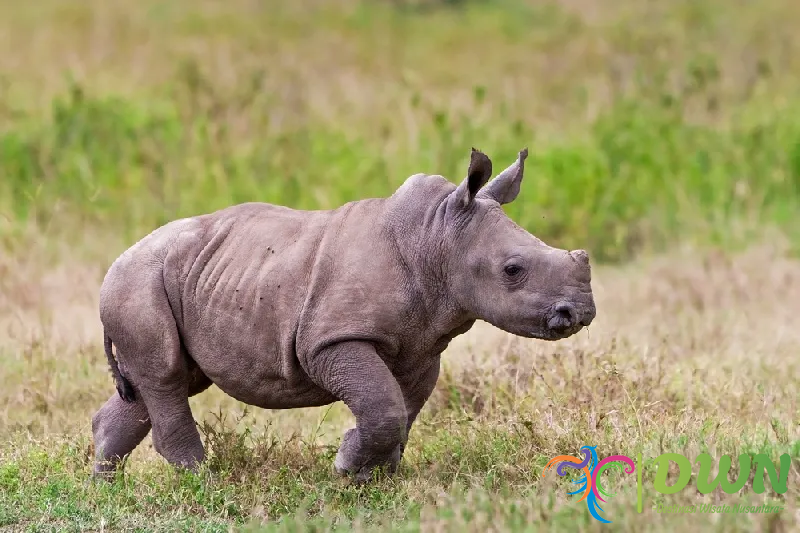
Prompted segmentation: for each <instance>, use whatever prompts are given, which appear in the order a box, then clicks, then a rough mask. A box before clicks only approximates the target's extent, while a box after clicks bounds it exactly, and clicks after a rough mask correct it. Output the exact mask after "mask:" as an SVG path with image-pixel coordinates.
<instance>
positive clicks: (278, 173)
mask: <svg viewBox="0 0 800 533" xmlns="http://www.w3.org/2000/svg"><path fill="white" fill-rule="evenodd" d="M798 27H800V4H797V2H795V1H794V0H763V1H759V2H745V1H739V0H671V1H669V2H655V1H639V0H597V1H591V0H546V1H539V0H536V1H533V0H530V1H525V0H496V1H489V0H483V1H479V0H473V1H455V0H453V1H444V0H419V1H416V2H414V1H405V0H399V1H388V0H386V1H377V0H376V1H370V2H366V1H363V2H359V1H356V0H334V1H332V2H320V1H317V0H298V1H296V2H269V3H266V2H262V3H258V2H252V1H250V0H230V1H227V2H212V1H211V0H198V1H194V2H189V1H187V0H177V1H174V2H168V3H165V2H157V1H155V0H144V1H142V2H135V3H132V2H128V1H123V0H88V1H85V2H76V1H71V0H69V1H65V0H39V1H37V2H26V3H25V2H24V3H20V2H0V46H3V49H4V50H8V51H10V52H9V53H6V54H0V441H2V445H0V530H6V529H8V530H11V531H78V530H86V529H91V530H106V529H110V530H140V531H153V530H156V531H174V530H192V531H228V530H229V529H230V528H235V529H240V530H246V531H256V530H258V531H299V530H303V531H323V530H331V529H336V530H385V529H390V530H394V531H418V530H425V531H428V530H433V531H465V530H466V531H486V530H489V529H493V530H496V531H514V532H516V531H574V530H581V531H607V530H625V531H660V530H663V531H674V530H676V529H678V530H687V531H695V530H703V531H708V530H716V531H783V530H790V529H791V528H793V527H794V528H797V527H798V516H800V515H798V507H799V506H798V504H800V492H799V491H798V481H800V479H798V464H797V460H798V459H799V458H800V444H799V443H800V431H799V428H800V407H798V397H797V393H796V391H797V384H798V381H800V367H799V366H798V359H797V353H800V352H799V350H800V334H798V333H796V332H798V331H800V316H798V315H797V314H796V313H792V312H791V311H792V310H793V309H795V308H796V307H797V302H798V301H800V281H799V280H800V265H799V264H798V262H797V260H796V259H790V256H792V254H795V255H796V254H797V251H798V250H800V118H798V117H800V99H798V96H797V95H800V37H798V35H800V33H798V32H797V28H798ZM12 52H13V53H12ZM473 146H474V147H477V148H480V149H481V150H483V151H485V152H487V153H488V154H489V155H490V157H491V158H492V160H493V162H494V167H495V169H496V172H499V171H500V170H501V169H503V168H505V166H507V165H509V164H511V163H512V162H513V160H514V159H515V157H516V154H517V152H518V150H520V149H521V148H523V147H526V146H527V147H528V148H529V150H530V156H529V159H528V161H527V162H526V178H525V182H524V184H523V191H522V193H521V195H520V197H519V199H518V200H517V201H516V202H514V203H513V204H511V205H509V206H506V209H507V211H508V213H509V214H510V215H511V216H512V218H513V219H514V220H515V221H517V222H518V223H520V224H521V225H522V226H524V227H525V228H526V229H528V230H529V231H531V232H532V233H534V234H535V235H537V236H538V237H540V238H542V239H543V240H545V241H546V242H548V243H549V244H552V245H554V246H559V247H562V248H585V249H588V250H589V251H590V253H591V255H592V260H593V262H594V263H595V264H596V266H595V267H594V270H593V285H594V287H595V292H596V299H597V303H598V317H597V319H596V321H595V323H593V325H592V328H591V332H588V333H587V334H586V335H580V336H578V337H576V338H571V339H568V340H565V341H561V342H558V343H554V344H547V343H540V342H536V341H530V342H527V341H526V342H523V341H522V340H519V339H512V338H510V337H509V336H507V335H502V334H499V333H498V332H497V330H494V329H492V328H489V327H488V326H487V327H484V326H485V325H479V327H477V328H476V330H475V331H474V332H470V335H468V336H466V338H460V339H459V340H458V341H457V342H455V343H454V344H453V346H452V347H451V348H449V349H448V351H447V353H446V354H445V366H444V368H443V372H442V377H441V378H440V380H439V383H438V384H437V388H436V391H435V392H434V395H433V397H432V399H431V401H430V402H429V403H428V404H427V405H426V407H425V409H424V410H423V412H422V413H421V415H420V422H419V424H418V425H417V426H416V427H415V429H414V430H413V432H412V439H411V442H410V443H409V448H408V451H407V455H406V458H405V460H404V462H403V464H402V466H401V469H400V472H399V473H398V475H397V476H395V477H394V478H390V479H385V478H383V479H378V480H376V482H375V483H373V484H372V485H368V486H364V487H357V486H353V485H350V484H349V483H348V482H346V481H345V480H342V479H339V478H337V477H336V476H334V475H333V473H332V470H331V469H332V467H331V463H332V460H333V457H334V454H335V451H336V448H337V446H338V443H339V439H340V437H341V434H342V432H343V431H344V430H345V429H347V428H348V427H350V426H351V425H352V423H353V420H352V416H351V415H350V414H349V412H348V411H347V410H346V408H344V407H343V406H342V405H341V404H336V405H334V406H333V407H332V408H331V409H330V410H328V409H327V408H320V409H304V410H293V411H287V412H280V411H275V412H272V411H264V410H254V411H253V410H251V412H249V414H248V415H247V416H246V417H245V416H244V414H245V411H246V409H245V408H244V406H243V405H242V404H240V403H239V402H235V401H234V400H233V399H231V398H229V397H227V396H225V395H224V394H222V393H221V392H220V391H219V390H216V389H215V388H213V387H212V389H211V390H210V391H208V392H207V393H204V394H202V395H200V396H198V397H195V398H192V407H193V410H194V414H195V417H196V418H197V420H198V422H199V423H200V424H201V428H202V430H203V440H204V442H205V445H206V448H207V451H208V453H209V460H208V462H207V464H206V466H205V468H204V470H203V471H202V472H200V473H199V474H198V475H191V474H187V473H185V472H176V471H174V470H172V469H171V468H170V467H168V466H167V465H166V464H165V462H164V461H163V459H161V457H160V456H158V455H157V454H156V453H155V452H154V451H153V449H152V446H151V440H150V438H149V437H148V438H147V439H146V440H145V442H144V443H143V444H142V445H141V446H140V447H139V448H138V449H137V450H136V451H135V452H134V454H133V455H132V456H131V458H130V460H129V462H128V464H127V466H126V472H125V475H124V476H120V478H119V479H118V480H117V481H116V482H114V483H112V484H102V483H100V484H96V483H90V482H89V481H88V479H89V473H90V461H89V457H90V448H91V439H90V435H91V431H90V420H91V416H92V414H93V413H94V412H95V411H96V409H97V408H98V407H99V406H100V405H101V404H102V402H103V401H105V399H107V398H108V396H109V394H111V393H112V392H113V386H112V384H111V381H110V378H109V375H108V369H107V365H106V363H105V358H104V357H103V356H102V346H101V344H102V343H101V342H100V339H101V338H102V337H101V332H100V324H99V320H98V317H97V289H98V287H99V284H100V282H101V280H102V277H103V274H104V273H105V269H106V268H107V267H108V265H109V264H110V262H111V261H112V260H113V259H114V258H115V257H117V256H118V255H119V254H120V253H121V252H122V251H123V250H124V249H125V248H127V247H128V246H130V245H131V244H132V243H133V242H135V241H136V240H138V239H139V238H141V237H142V236H143V235H145V234H147V233H148V232H150V231H151V230H153V229H154V228H155V227H157V226H159V225H161V224H163V223H166V222H168V221H170V220H173V219H175V218H177V217H182V216H189V215H195V214H200V213H205V212H208V211H211V210H214V209H217V208H221V207H225V206H228V205H230V204H232V203H238V202H245V201H267V202H273V203H280V204H284V205H288V206H291V207H296V208H301V209H328V208H334V207H337V206H339V205H341V204H343V203H345V202H348V201H351V200H357V199H361V198H367V197H376V196H387V195H389V194H391V193H392V191H394V189H395V188H396V187H398V186H399V185H400V184H401V183H402V182H403V180H405V179H406V178H407V177H408V176H410V175H412V174H414V173H417V172H427V173H433V174H442V175H444V176H446V177H448V178H449V179H450V180H451V181H453V182H458V181H460V180H461V179H463V177H464V175H465V173H466V166H467V162H468V156H469V150H470V148H471V147H473ZM683 248H685V249H688V251H687V252H680V250H681V249H683ZM676 249H677V250H678V251H677V252H676ZM652 252H664V253H666V254H667V255H666V256H665V258H663V259H659V260H654V261H650V260H647V259H646V258H647V257H649V256H650V254H651V253H652ZM603 263H605V264H603ZM609 263H616V264H615V265H613V266H612V265H610V264H609ZM219 413H227V415H228V417H227V418H225V417H224V416H223V417H221V419H220V417H218V416H217V415H218V414H219ZM582 445H597V446H598V452H599V453H600V455H601V457H604V456H608V455H611V454H618V453H621V454H626V455H629V456H632V457H633V456H635V455H636V454H637V453H640V452H641V453H643V454H644V455H645V456H646V457H654V456H656V455H658V454H660V453H663V452H666V451H672V452H678V453H684V454H686V455H688V456H689V457H695V456H696V455H697V454H699V453H701V452H703V451H709V452H710V453H711V454H712V455H714V456H715V457H719V456H720V455H722V454H723V453H729V454H731V455H733V456H736V455H738V454H739V453H745V452H746V453H749V454H756V453H760V452H764V453H767V454H768V455H769V456H770V457H771V458H773V460H775V461H777V459H778V456H779V455H780V454H782V453H789V454H790V455H791V456H792V458H793V460H794V465H793V470H792V472H791V473H790V477H789V490H788V491H787V493H786V494H783V495H776V494H774V493H770V492H767V493H765V494H761V495H758V494H755V493H754V492H753V491H752V490H751V489H752V476H751V478H750V479H749V481H748V484H747V485H746V487H745V488H744V489H743V490H742V491H741V492H740V493H739V494H736V495H731V496H729V495H726V494H724V493H722V492H720V491H715V492H714V493H712V494H709V495H701V494H699V493H697V491H696V490H695V489H694V487H695V484H694V478H693V480H692V482H691V483H690V486H689V487H687V488H686V489H685V490H684V491H681V492H680V493H678V494H676V495H672V496H668V497H663V496H660V495H658V494H655V493H653V492H652V489H651V488H650V489H648V487H652V483H651V484H649V485H646V486H645V509H644V512H643V513H641V514H640V513H638V512H636V485H635V481H634V480H633V479H629V477H630V476H624V475H621V474H620V473H619V472H616V471H609V472H608V473H607V474H606V476H607V477H608V480H607V481H606V483H604V486H605V487H607V488H608V489H610V490H612V491H613V492H615V493H616V494H615V496H614V497H613V498H611V499H610V501H609V502H608V504H607V505H604V509H605V513H604V514H605V516H606V517H608V518H609V519H611V520H613V523H612V524H610V525H609V526H603V525H601V524H600V523H599V522H597V521H595V520H594V519H592V518H591V517H590V515H589V513H588V511H587V508H586V506H585V505H584V504H583V503H577V502H576V501H575V500H576V498H575V497H568V496H566V493H567V491H568V490H569V484H568V483H567V481H566V480H564V479H561V478H557V477H556V476H554V475H550V476H548V477H547V478H545V479H542V478H541V476H540V473H541V469H542V467H543V466H544V465H545V464H546V462H547V461H548V460H549V459H550V458H551V457H554V456H556V455H559V454H576V453H577V452H578V449H579V448H580V446H582ZM696 475H697V472H696V469H695V471H694V472H693V476H696ZM648 477H649V478H650V479H652V477H653V471H652V468H651V467H649V466H648V467H646V468H645V479H647V478H648ZM765 502H780V503H781V504H782V505H784V506H785V511H784V512H782V513H779V514H770V515H732V514H721V515H717V514H715V515H712V514H696V515H691V514H690V515H660V514H658V513H655V512H654V511H653V509H652V506H653V505H654V504H656V503H674V504H699V503H725V504H729V505H733V504H736V503H755V504H761V503H765Z"/></svg>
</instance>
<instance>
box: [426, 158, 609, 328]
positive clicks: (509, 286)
mask: <svg viewBox="0 0 800 533" xmlns="http://www.w3.org/2000/svg"><path fill="white" fill-rule="evenodd" d="M527 155H528V151H527V149H524V150H522V151H520V152H519V156H518V158H517V160H516V161H515V162H514V163H513V164H512V165H511V166H510V167H508V168H507V169H505V170H504V171H503V172H501V173H500V174H499V175H497V177H495V178H494V179H492V180H491V181H489V179H490V178H491V175H492V162H491V160H490V159H489V157H487V156H486V154H484V153H482V152H480V151H478V150H475V149H474V148H473V149H472V153H471V158H470V164H469V169H468V172H467V176H466V178H464V180H463V181H462V182H461V183H460V184H459V185H458V186H457V187H456V188H455V190H453V191H452V192H451V193H450V194H449V195H448V196H447V197H446V198H445V199H444V201H443V203H442V204H443V205H442V206H443V208H444V215H443V218H444V220H443V224H442V227H440V230H441V231H442V233H443V235H442V237H441V239H440V242H443V243H445V246H444V247H445V248H446V249H447V252H446V253H444V254H442V256H441V258H442V259H443V261H444V263H445V265H444V267H445V268H444V269H443V270H444V272H443V275H444V276H446V282H445V286H446V287H447V291H448V292H449V293H450V294H449V296H450V298H451V299H452V300H453V301H455V302H457V303H458V305H459V307H461V308H462V309H464V310H465V311H467V312H468V313H469V314H470V315H471V316H473V317H475V318H478V319H481V320H484V321H486V322H488V323H490V324H492V325H494V326H495V327H498V328H500V329H502V330H504V331H507V332H509V333H513V334H515V335H519V336H522V337H527V338H537V339H543V340H558V339H564V338H566V337H569V336H571V335H574V334H575V333H577V332H578V331H580V330H581V329H582V328H583V327H584V326H588V325H589V324H591V323H592V320H593V319H594V317H595V313H596V309H595V304H594V298H593V296H592V287H591V267H590V265H589V255H588V254H587V253H586V252H585V251H584V250H572V251H567V250H562V249H559V248H553V247H552V246H549V245H547V244H545V243H544V242H542V241H541V240H540V239H538V238H536V237H535V236H533V235H531V234H530V233H528V232H527V231H526V230H524V229H523V228H521V227H520V226H518V225H517V224H516V223H514V221H513V220H511V219H510V218H509V217H508V216H507V215H506V214H505V212H504V211H503V209H502V208H501V205H503V204H507V203H510V202H512V201H514V200H515V199H516V197H517V194H518V193H519V191H520V184H521V182H522V177H523V170H524V163H525V159H526V157H527Z"/></svg>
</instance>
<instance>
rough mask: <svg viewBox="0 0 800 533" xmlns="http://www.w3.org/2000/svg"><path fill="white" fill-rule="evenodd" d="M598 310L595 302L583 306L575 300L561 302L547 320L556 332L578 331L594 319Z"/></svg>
mask: <svg viewBox="0 0 800 533" xmlns="http://www.w3.org/2000/svg"><path fill="white" fill-rule="evenodd" d="M596 314H597V310H596V309H595V307H594V304H590V305H585V306H581V305H578V304H576V303H573V302H566V301H564V302H559V303H558V304H556V305H555V306H553V312H552V314H551V316H550V319H549V320H548V321H547V327H549V328H550V329H551V330H553V331H554V332H556V333H567V332H571V331H573V330H574V331H577V330H578V329H580V328H582V327H584V326H588V325H589V324H591V323H592V320H594V317H595V315H596Z"/></svg>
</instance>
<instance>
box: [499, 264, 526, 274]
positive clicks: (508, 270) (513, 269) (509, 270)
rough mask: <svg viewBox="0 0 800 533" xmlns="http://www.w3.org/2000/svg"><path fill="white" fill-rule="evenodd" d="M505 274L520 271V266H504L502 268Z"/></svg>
mask: <svg viewBox="0 0 800 533" xmlns="http://www.w3.org/2000/svg"><path fill="white" fill-rule="evenodd" d="M503 270H504V271H505V273H506V274H508V275H509V276H516V275H517V274H519V273H520V272H522V268H520V267H518V266H517V265H508V266H507V267H506V268H504V269H503Z"/></svg>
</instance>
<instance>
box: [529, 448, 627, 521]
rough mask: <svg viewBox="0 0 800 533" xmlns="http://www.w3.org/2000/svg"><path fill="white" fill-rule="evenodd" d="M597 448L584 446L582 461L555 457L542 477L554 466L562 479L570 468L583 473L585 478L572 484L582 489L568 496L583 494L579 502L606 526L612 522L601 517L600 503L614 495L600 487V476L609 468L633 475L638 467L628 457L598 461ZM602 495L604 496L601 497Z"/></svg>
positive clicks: (546, 467)
mask: <svg viewBox="0 0 800 533" xmlns="http://www.w3.org/2000/svg"><path fill="white" fill-rule="evenodd" d="M595 448H597V446H583V447H582V448H581V450H580V451H581V452H583V456H584V458H583V460H582V461H581V460H580V459H578V458H577V457H574V456H572V455H559V456H558V457H553V458H552V459H550V461H548V462H547V464H546V465H545V467H544V471H543V472H542V477H544V476H545V475H547V472H548V471H549V470H550V469H551V468H553V467H554V466H555V467H556V474H558V475H559V476H561V477H563V476H566V475H567V469H568V468H573V469H575V470H581V471H583V473H584V474H583V476H582V477H581V478H579V479H578V480H576V481H573V482H572V483H574V484H576V485H580V487H578V489H577V490H575V491H573V492H568V493H567V494H569V495H572V494H580V493H582V494H583V496H581V498H580V499H579V500H578V501H579V502H581V501H584V500H586V505H587V506H588V507H589V513H590V514H591V515H592V516H593V517H594V518H595V519H596V520H599V521H600V522H603V523H604V524H610V523H611V520H606V519H605V518H603V517H602V516H601V515H600V511H602V510H603V508H602V507H600V504H599V503H598V501H601V502H604V501H605V500H604V499H603V496H606V497H609V498H610V497H611V496H613V494H611V493H609V492H607V491H606V490H605V489H603V487H602V486H601V485H600V474H602V473H603V472H604V471H605V470H606V469H607V468H615V469H618V470H620V471H624V472H625V473H626V474H633V472H634V471H635V470H636V465H635V464H634V462H633V460H632V459H631V458H630V457H628V456H627V455H612V456H611V457H606V458H605V459H603V460H602V461H598V460H597V451H595ZM621 463H625V464H626V465H628V467H627V468H625V469H624V470H623V466H622V464H621ZM601 494H602V495H603V496H601Z"/></svg>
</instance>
